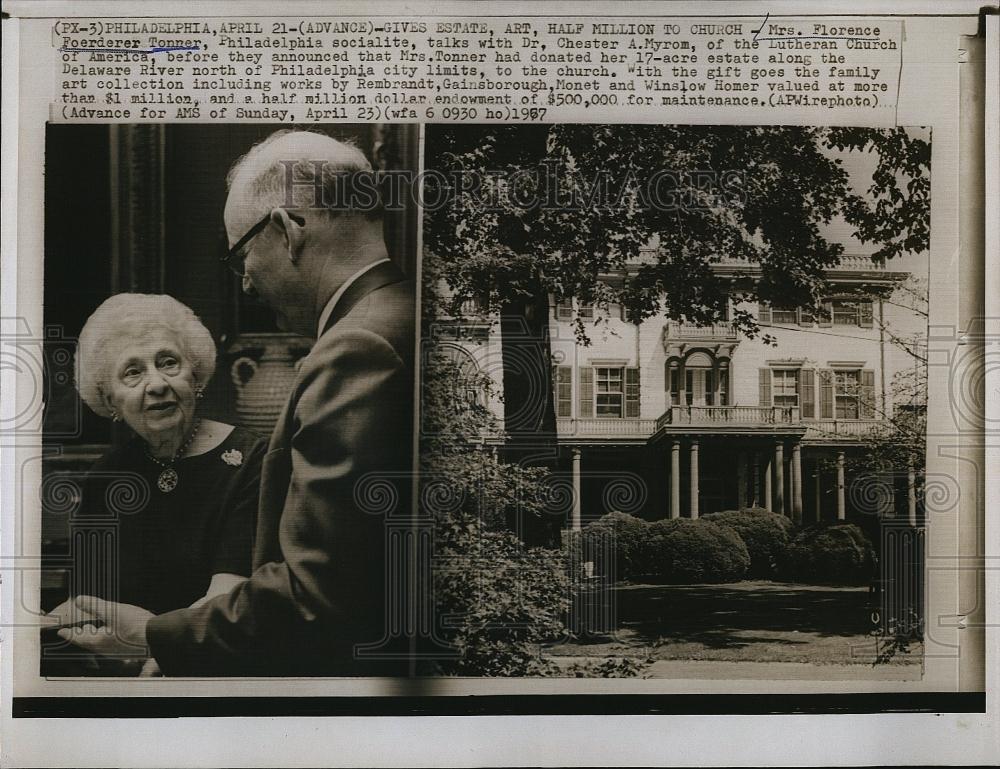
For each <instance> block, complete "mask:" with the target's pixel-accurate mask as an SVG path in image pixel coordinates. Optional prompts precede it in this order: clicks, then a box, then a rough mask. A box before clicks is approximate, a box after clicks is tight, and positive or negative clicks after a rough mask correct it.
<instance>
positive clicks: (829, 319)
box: [816, 302, 833, 326]
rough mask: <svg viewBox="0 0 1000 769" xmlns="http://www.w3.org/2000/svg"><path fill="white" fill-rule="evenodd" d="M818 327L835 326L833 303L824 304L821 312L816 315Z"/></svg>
mask: <svg viewBox="0 0 1000 769" xmlns="http://www.w3.org/2000/svg"><path fill="white" fill-rule="evenodd" d="M816 325H817V326H831V325H833V302H823V305H822V307H820V309H819V312H817V313H816Z"/></svg>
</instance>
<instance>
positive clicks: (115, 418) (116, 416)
mask: <svg viewBox="0 0 1000 769" xmlns="http://www.w3.org/2000/svg"><path fill="white" fill-rule="evenodd" d="M111 421H112V422H121V421H122V418H121V415H120V414H119V413H118V412H117V411H115V410H114V409H112V410H111Z"/></svg>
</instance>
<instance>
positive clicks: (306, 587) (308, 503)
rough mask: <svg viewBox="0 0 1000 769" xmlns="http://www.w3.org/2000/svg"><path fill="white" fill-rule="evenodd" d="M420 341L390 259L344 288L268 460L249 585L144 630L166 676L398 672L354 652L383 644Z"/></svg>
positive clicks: (405, 506) (406, 292)
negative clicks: (389, 551)
mask: <svg viewBox="0 0 1000 769" xmlns="http://www.w3.org/2000/svg"><path fill="white" fill-rule="evenodd" d="M415 338H416V337H415V307H414V292H413V286H412V284H411V283H410V282H409V281H407V280H405V279H404V277H403V275H402V273H401V272H400V271H399V270H398V268H396V267H395V266H394V265H393V264H392V263H389V262H386V263H383V264H381V265H378V266H376V267H374V268H372V269H371V270H370V271H369V272H367V273H365V274H364V275H362V276H361V277H360V278H358V280H357V281H355V282H354V283H353V284H351V285H350V286H349V287H348V289H347V290H346V291H345V293H344V294H343V296H342V297H341V298H340V300H339V301H338V302H337V305H336V306H335V307H334V309H333V312H332V314H331V316H330V319H329V321H328V322H327V324H326V329H325V330H324V332H323V333H322V334H321V335H320V338H319V339H318V340H317V342H316V344H315V346H314V347H313V349H312V351H311V352H310V353H309V355H308V356H307V357H306V358H304V359H303V361H302V364H301V368H300V369H299V374H298V377H297V379H296V382H295V386H294V388H293V390H292V392H291V393H290V396H289V398H288V402H287V404H286V405H285V408H284V411H283V412H282V414H281V416H280V417H279V420H278V423H277V426H276V427H275V431H274V434H273V437H272V438H271V443H270V446H269V448H268V452H267V454H266V456H265V457H264V462H263V471H262V474H261V495H260V508H259V514H258V521H257V536H256V540H255V544H254V564H253V565H254V571H253V574H252V576H251V577H250V579H249V580H248V581H246V582H244V583H243V584H242V585H240V586H239V587H237V588H236V589H234V590H233V591H232V592H231V593H229V594H227V595H224V596H218V597H217V598H215V599H213V600H212V601H209V602H207V603H206V604H204V605H203V606H201V607H199V608H197V609H180V610H178V611H173V612H169V613H167V614H163V615H160V616H158V617H155V618H153V619H152V620H150V622H149V624H148V626H147V630H146V635H147V641H148V643H149V646H150V648H151V652H152V655H153V657H155V658H156V661H157V663H158V664H159V666H160V669H161V670H162V671H163V673H164V674H165V675H168V676H234V675H246V676H274V675H284V676H317V675H324V676H336V675H393V674H396V673H398V672H399V666H398V663H397V664H395V665H390V664H387V663H380V662H379V661H378V660H377V659H375V660H371V659H363V658H358V655H357V654H356V653H355V645H357V644H376V645H377V643H378V642H379V641H380V640H381V639H382V637H383V635H384V634H385V627H386V613H387V609H388V608H389V607H388V605H387V598H386V596H387V588H391V587H393V586H390V585H387V584H386V582H387V581H386V573H387V568H390V564H389V563H388V561H387V556H386V542H387V539H386V523H387V521H388V519H389V517H390V516H395V517H396V519H397V520H398V519H399V517H401V516H406V515H408V514H409V499H410V493H409V488H410V480H409V478H408V477H407V475H408V474H409V472H410V470H411V467H412V464H411V463H412V438H413V400H414V366H413V354H414V346H415ZM390 571H392V572H394V571H395V570H394V569H390Z"/></svg>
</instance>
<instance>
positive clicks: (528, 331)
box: [424, 125, 930, 455]
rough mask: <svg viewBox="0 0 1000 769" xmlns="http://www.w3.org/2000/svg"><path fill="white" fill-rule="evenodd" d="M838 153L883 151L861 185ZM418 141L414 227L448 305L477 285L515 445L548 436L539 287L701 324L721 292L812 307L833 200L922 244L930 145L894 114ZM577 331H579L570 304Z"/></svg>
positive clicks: (912, 245) (536, 448)
mask: <svg viewBox="0 0 1000 769" xmlns="http://www.w3.org/2000/svg"><path fill="white" fill-rule="evenodd" d="M845 151H874V152H877V153H878V162H877V167H876V171H875V173H873V175H872V184H871V187H870V189H869V190H868V191H867V194H866V195H865V196H862V195H859V194H858V193H857V192H856V191H855V190H854V189H853V188H852V186H851V179H850V174H849V173H848V171H847V170H846V169H845V167H844V164H843V162H842V160H841V158H840V157H838V152H840V153H843V152H845ZM425 156H426V167H427V168H428V169H432V170H433V171H434V172H435V173H434V175H433V176H432V177H430V183H429V185H428V186H429V188H431V189H430V191H427V192H425V199H426V200H427V201H430V202H431V204H430V205H428V206H427V209H426V218H425V227H424V235H425V242H426V245H427V248H428V250H429V252H431V253H433V255H434V258H435V259H437V260H439V261H440V262H441V263H442V265H443V266H444V269H443V270H442V274H443V276H444V279H445V280H446V282H447V283H448V285H449V287H450V288H451V289H452V290H453V292H454V300H453V304H452V308H451V309H452V311H453V312H454V313H456V314H457V313H458V312H459V307H460V305H461V303H462V302H463V301H464V300H467V299H470V298H473V297H480V298H482V299H484V300H486V301H487V302H488V304H489V305H490V307H491V308H493V309H494V310H495V311H497V312H498V313H499V316H500V327H501V340H502V348H503V355H504V381H503V386H504V399H505V428H506V430H507V432H508V434H509V436H510V441H509V444H508V445H509V446H511V447H512V448H515V449H516V447H517V446H518V444H519V443H520V444H521V445H522V447H523V452H522V454H531V453H534V454H536V455H537V454H544V453H545V452H544V450H543V448H544V446H545V445H546V441H548V444H549V448H550V449H552V448H554V433H555V418H554V413H553V405H552V392H551V390H552V386H551V381H550V373H549V372H550V359H549V355H548V352H549V344H548V318H549V310H550V308H549V297H550V296H552V297H554V298H555V300H556V301H563V300H567V299H569V298H571V297H572V298H575V299H576V300H578V301H580V302H585V303H588V304H590V303H592V304H595V305H597V306H598V307H601V308H604V309H605V310H606V309H607V308H608V307H609V305H611V304H613V303H614V304H620V305H622V306H623V307H624V308H626V309H627V311H628V313H629V315H630V317H631V318H632V319H633V321H635V322H640V321H642V320H644V319H645V318H648V317H651V316H653V315H657V314H663V315H667V316H670V317H675V318H684V319H685V320H687V321H688V322H693V323H701V324H708V323H713V322H716V321H719V320H721V319H722V317H723V313H724V312H725V309H726V307H727V303H728V300H729V298H730V297H732V298H734V299H735V300H737V301H746V302H756V301H771V300H780V302H781V303H784V304H792V305H801V306H816V305H817V304H818V303H819V301H820V299H821V298H822V294H823V290H824V287H825V271H826V270H827V269H829V268H831V267H834V266H836V264H837V263H838V260H839V259H840V257H841V255H842V254H843V246H842V245H841V244H839V243H831V242H829V241H827V240H826V239H825V238H824V237H823V234H822V225H823V224H825V223H829V222H830V221H832V220H833V219H834V217H836V216H838V215H840V216H843V217H844V218H845V219H846V220H847V221H848V222H850V223H851V224H853V225H854V226H855V228H856V230H857V234H858V237H859V238H860V239H861V240H862V241H864V242H872V243H876V244H879V246H880V248H879V250H878V251H876V253H875V258H876V259H877V260H884V259H887V258H891V257H893V256H895V255H897V254H898V253H901V252H902V251H904V250H914V249H921V248H926V222H927V207H928V199H927V192H928V191H929V181H928V175H929V163H930V149H929V144H928V143H927V142H926V141H924V140H922V139H920V138H917V137H913V136H910V135H909V134H908V133H907V132H906V131H905V130H904V129H890V130H880V129H821V128H810V127H796V126H754V127H739V126H663V125H551V126H538V125H519V126H511V125H484V126H470V125H461V126H435V127H432V129H431V130H429V132H428V136H427V142H426V155H425ZM904 190H905V191H904ZM650 244H655V249H654V250H653V251H652V255H653V258H652V259H651V260H649V262H648V263H645V264H642V265H641V266H639V267H638V269H637V270H635V271H634V272H633V273H630V274H629V278H628V280H626V281H624V282H618V283H615V282H608V281H605V280H602V277H603V276H607V275H609V274H614V273H620V272H622V271H623V269H624V268H625V266H626V263H627V262H630V261H634V260H635V259H636V258H637V257H638V256H639V255H640V253H641V252H642V251H643V249H645V248H647V247H648V246H649V245H650ZM723 258H737V259H740V260H744V261H745V262H746V263H747V264H748V265H749V264H753V265H755V266H756V267H759V270H760V272H759V277H758V278H757V279H756V280H754V281H745V280H740V279H739V277H735V278H733V277H723V276H721V275H719V274H717V273H716V272H714V271H713V270H712V269H711V265H712V264H713V263H715V262H718V261H720V260H721V259H723ZM425 264H426V260H425ZM730 320H731V322H732V323H733V325H734V326H735V327H736V329H737V330H738V331H740V332H742V333H743V334H745V335H746V336H748V337H754V336H756V335H758V333H759V332H760V329H759V327H758V325H757V321H756V318H755V317H754V316H753V314H752V313H750V312H747V311H744V310H740V311H737V312H736V313H735V316H734V317H732V318H731V319H730ZM576 329H577V335H578V338H579V339H580V341H581V342H583V343H586V342H587V341H588V340H587V337H586V330H585V327H584V324H583V322H582V320H581V319H579V318H577V325H576ZM539 394H541V395H539ZM550 453H551V451H550ZM516 454H517V452H516V451H515V452H514V454H513V455H516Z"/></svg>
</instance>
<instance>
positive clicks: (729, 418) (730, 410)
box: [656, 406, 800, 429]
mask: <svg viewBox="0 0 1000 769" xmlns="http://www.w3.org/2000/svg"><path fill="white" fill-rule="evenodd" d="M799 421H800V420H799V409H798V407H797V406H671V407H670V408H668V409H667V411H666V413H664V414H663V416H661V417H660V418H659V419H658V420H656V429H660V428H661V427H667V426H669V425H675V426H676V425H792V424H797V423H798V422H799Z"/></svg>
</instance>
